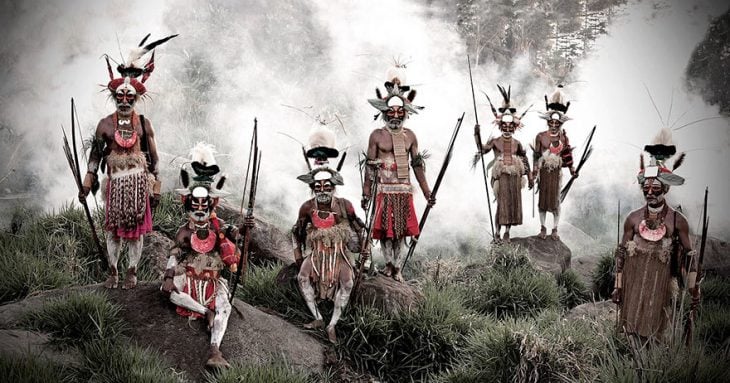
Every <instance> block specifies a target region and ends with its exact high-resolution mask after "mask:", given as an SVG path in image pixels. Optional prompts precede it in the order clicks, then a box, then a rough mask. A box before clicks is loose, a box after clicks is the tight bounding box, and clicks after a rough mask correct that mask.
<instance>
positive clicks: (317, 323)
mask: <svg viewBox="0 0 730 383" xmlns="http://www.w3.org/2000/svg"><path fill="white" fill-rule="evenodd" d="M323 326H324V322H322V320H321V319H315V320H313V321H311V322H309V323H306V324H304V325H303V326H302V327H304V328H306V329H310V330H311V329H315V328H322V327H323Z"/></svg>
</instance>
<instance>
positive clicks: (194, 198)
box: [188, 187, 211, 228]
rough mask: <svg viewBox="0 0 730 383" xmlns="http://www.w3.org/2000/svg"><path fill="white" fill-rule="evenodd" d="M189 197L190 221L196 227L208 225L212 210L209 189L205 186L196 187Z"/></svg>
mask: <svg viewBox="0 0 730 383" xmlns="http://www.w3.org/2000/svg"><path fill="white" fill-rule="evenodd" d="M189 198H190V199H191V201H190V202H191V203H190V209H189V210H188V217H189V218H190V221H191V222H192V223H193V224H194V225H195V227H196V228H205V227H207V226H208V221H209V220H210V212H211V208H210V207H211V206H210V204H211V200H210V198H209V195H208V190H207V189H206V188H204V187H196V188H194V189H193V192H192V195H191V196H190V197H189Z"/></svg>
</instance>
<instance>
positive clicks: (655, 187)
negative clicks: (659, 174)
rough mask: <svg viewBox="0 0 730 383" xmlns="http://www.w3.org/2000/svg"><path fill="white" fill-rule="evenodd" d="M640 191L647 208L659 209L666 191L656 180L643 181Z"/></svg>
mask: <svg viewBox="0 0 730 383" xmlns="http://www.w3.org/2000/svg"><path fill="white" fill-rule="evenodd" d="M642 191H643V193H644V199H646V203H647V204H648V205H649V206H651V207H659V206H661V205H663V204H664V194H665V193H666V189H665V187H664V185H662V183H661V182H659V180H657V179H656V178H649V179H647V180H646V181H644V185H643V187H642Z"/></svg>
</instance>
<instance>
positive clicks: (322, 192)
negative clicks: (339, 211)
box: [314, 180, 335, 205]
mask: <svg viewBox="0 0 730 383" xmlns="http://www.w3.org/2000/svg"><path fill="white" fill-rule="evenodd" d="M334 192H335V187H334V185H332V182H330V181H329V180H322V181H317V182H316V183H315V184H314V197H315V199H316V200H317V203H321V204H325V205H326V204H329V203H330V202H332V196H333V195H334Z"/></svg>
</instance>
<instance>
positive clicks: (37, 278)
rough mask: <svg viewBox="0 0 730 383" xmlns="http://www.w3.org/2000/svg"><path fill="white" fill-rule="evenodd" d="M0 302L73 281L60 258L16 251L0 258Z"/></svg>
mask: <svg viewBox="0 0 730 383" xmlns="http://www.w3.org/2000/svg"><path fill="white" fill-rule="evenodd" d="M0 273H2V275H3V277H2V278H0V303H6V302H9V301H15V300H19V299H22V298H25V297H26V296H28V295H30V294H33V293H35V292H38V291H42V290H49V289H55V288H59V287H65V286H70V285H73V284H74V283H75V282H76V280H74V277H73V275H72V274H70V273H68V272H67V271H66V270H65V268H64V263H63V262H62V261H61V260H60V259H54V258H49V257H36V256H31V255H28V254H24V253H20V252H9V253H4V254H3V255H2V256H1V257H0Z"/></svg>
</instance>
